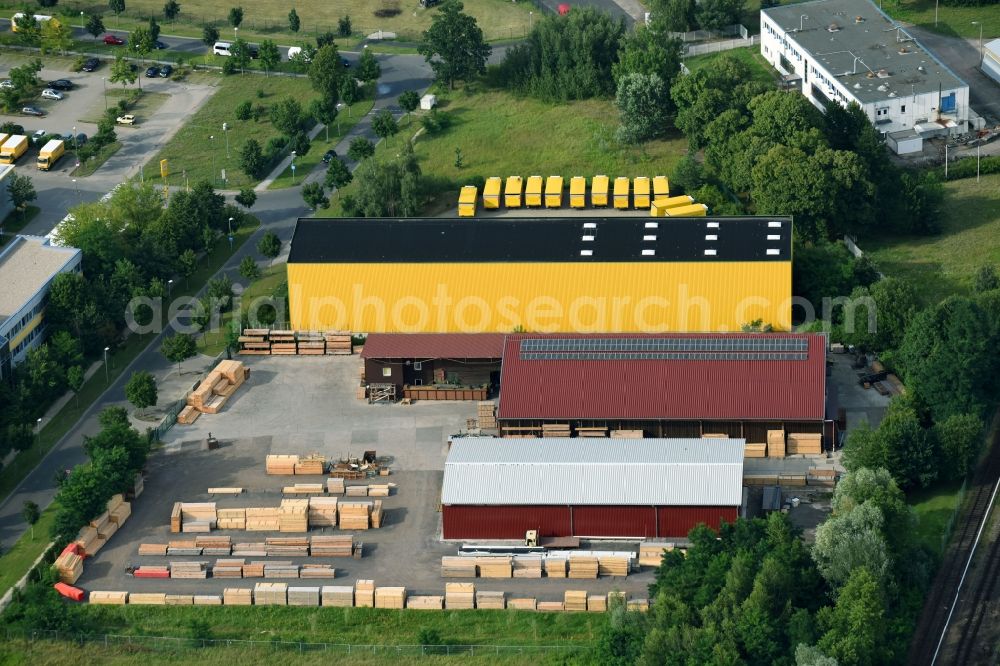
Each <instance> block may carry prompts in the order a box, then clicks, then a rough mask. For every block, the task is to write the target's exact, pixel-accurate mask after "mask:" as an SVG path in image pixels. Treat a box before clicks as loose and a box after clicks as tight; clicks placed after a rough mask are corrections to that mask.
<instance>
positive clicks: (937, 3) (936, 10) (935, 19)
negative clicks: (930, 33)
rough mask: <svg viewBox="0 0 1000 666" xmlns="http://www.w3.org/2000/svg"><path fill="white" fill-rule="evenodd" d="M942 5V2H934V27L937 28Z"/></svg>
mask: <svg viewBox="0 0 1000 666" xmlns="http://www.w3.org/2000/svg"><path fill="white" fill-rule="evenodd" d="M939 4H941V2H940V0H934V27H935V28H936V27H937V23H938V5H939Z"/></svg>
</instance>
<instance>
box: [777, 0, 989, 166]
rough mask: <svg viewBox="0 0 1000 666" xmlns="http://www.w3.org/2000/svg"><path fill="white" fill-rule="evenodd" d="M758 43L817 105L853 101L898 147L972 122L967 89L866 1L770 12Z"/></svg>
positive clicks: (823, 1)
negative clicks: (907, 139)
mask: <svg viewBox="0 0 1000 666" xmlns="http://www.w3.org/2000/svg"><path fill="white" fill-rule="evenodd" d="M760 36H761V40H760V48H761V53H762V54H763V56H764V58H765V59H767V61H768V62H770V63H771V65H773V66H774V67H775V68H776V69H777V70H778V71H779V72H781V73H782V74H783V75H785V79H786V81H787V82H788V83H789V84H794V85H795V86H796V87H799V86H800V87H801V91H802V94H803V95H805V96H806V98H807V99H808V100H809V101H811V102H812V103H813V104H814V105H816V106H817V107H819V108H820V109H823V108H825V106H826V105H827V104H828V103H829V102H834V103H837V104H840V105H841V106H845V107H846V106H847V105H848V104H850V103H851V102H856V103H857V104H858V105H859V106H860V107H861V108H862V109H864V111H865V113H866V114H867V115H868V117H869V119H870V120H871V121H872V123H874V124H875V126H876V127H877V128H878V129H879V130H880V131H881V132H883V133H885V134H886V135H888V136H889V137H893V136H895V138H896V141H901V140H905V138H906V137H917V138H921V137H929V136H935V135H939V134H948V133H958V132H964V131H967V128H968V125H969V121H970V118H971V117H973V116H974V114H972V112H971V110H970V108H969V86H968V85H967V84H966V83H965V82H964V81H962V80H961V79H960V78H958V77H957V76H956V75H955V74H954V73H953V72H952V71H951V70H950V69H948V67H946V66H945V65H944V64H943V63H942V62H941V61H940V60H938V59H937V58H936V57H935V56H934V54H932V53H931V52H930V51H929V50H927V49H926V48H925V47H924V46H923V45H921V44H920V43H919V42H917V41H916V39H914V38H913V37H912V36H911V35H910V34H909V33H908V32H907V31H906V29H905V28H903V27H902V26H901V25H900V24H899V23H898V22H896V21H893V20H892V19H891V18H890V17H889V16H888V15H886V14H884V13H883V12H882V11H881V10H880V9H879V8H878V7H877V6H876V5H875V4H873V3H872V2H870V1H869V0H814V1H813V2H803V3H799V4H791V5H781V6H776V7H768V8H765V9H762V10H761V12H760ZM910 143H912V142H910ZM917 143H918V144H919V141H918V142H917ZM890 146H893V147H894V149H896V150H897V152H912V150H913V149H914V148H913V147H911V148H908V149H907V148H904V149H902V150H900V149H899V148H898V146H897V145H896V143H894V142H893V141H890ZM915 149H916V150H919V147H916V148H915Z"/></svg>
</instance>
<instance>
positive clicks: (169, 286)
mask: <svg viewBox="0 0 1000 666" xmlns="http://www.w3.org/2000/svg"><path fill="white" fill-rule="evenodd" d="M173 287H174V281H173V280H167V300H168V301H169V300H170V292H171V291H173Z"/></svg>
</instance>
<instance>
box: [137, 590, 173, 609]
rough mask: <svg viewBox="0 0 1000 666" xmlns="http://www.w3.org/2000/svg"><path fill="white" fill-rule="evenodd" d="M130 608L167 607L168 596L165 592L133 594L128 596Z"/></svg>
mask: <svg viewBox="0 0 1000 666" xmlns="http://www.w3.org/2000/svg"><path fill="white" fill-rule="evenodd" d="M128 603H129V606H165V605H166V603H167V595H166V594H164V593H163V592H133V593H132V594H130V595H128Z"/></svg>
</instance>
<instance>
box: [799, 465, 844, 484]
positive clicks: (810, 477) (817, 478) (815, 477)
mask: <svg viewBox="0 0 1000 666" xmlns="http://www.w3.org/2000/svg"><path fill="white" fill-rule="evenodd" d="M806 484H807V485H810V486H825V487H827V488H832V487H833V486H835V485H836V484H837V471H836V470H833V469H823V468H821V467H810V468H809V469H808V470H806Z"/></svg>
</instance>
